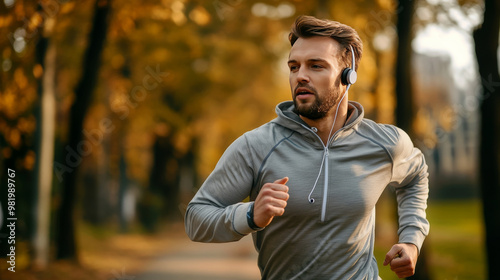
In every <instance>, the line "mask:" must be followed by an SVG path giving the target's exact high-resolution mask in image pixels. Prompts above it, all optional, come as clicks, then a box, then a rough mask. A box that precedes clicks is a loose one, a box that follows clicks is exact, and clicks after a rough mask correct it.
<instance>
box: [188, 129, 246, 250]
mask: <svg viewBox="0 0 500 280" xmlns="http://www.w3.org/2000/svg"><path fill="white" fill-rule="evenodd" d="M248 151H249V149H248V145H247V140H246V137H245V135H243V136H241V137H240V138H238V139H237V140H236V141H235V142H233V143H232V144H231V145H230V146H229V148H228V149H227V150H226V151H225V152H224V154H223V155H222V157H221V158H220V160H219V162H218V163H217V165H216V167H215V169H214V170H213V172H212V173H211V174H210V176H209V177H208V178H207V179H206V181H205V182H204V183H203V185H202V186H201V188H200V189H199V190H198V192H197V193H196V195H195V196H194V198H193V199H192V200H191V202H190V203H189V205H188V207H187V210H186V215H185V220H184V225H185V229H186V233H187V235H188V236H189V238H191V240H193V241H199V242H214V243H215V242H230V241H236V240H239V239H241V238H242V237H243V236H245V235H247V234H249V233H251V232H253V231H254V230H252V229H251V228H250V227H249V225H248V223H247V218H246V213H247V211H248V208H249V206H250V203H242V202H241V201H242V200H243V199H245V198H246V197H248V196H249V195H250V191H251V188H252V185H253V168H252V165H251V162H250V161H251V156H250V155H249V152H248Z"/></svg>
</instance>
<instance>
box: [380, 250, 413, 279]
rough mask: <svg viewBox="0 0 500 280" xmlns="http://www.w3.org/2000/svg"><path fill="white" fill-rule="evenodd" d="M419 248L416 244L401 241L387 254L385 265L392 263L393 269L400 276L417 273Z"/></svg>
mask: <svg viewBox="0 0 500 280" xmlns="http://www.w3.org/2000/svg"><path fill="white" fill-rule="evenodd" d="M417 258H418V249H417V246H415V245H414V244H407V243H399V244H396V245H394V246H392V248H391V250H390V251H389V252H388V253H387V255H385V260H384V266H385V265H388V264H389V263H390V264H391V270H392V271H394V273H396V275H397V276H398V277H399V278H405V277H410V276H412V275H413V274H415V265H416V264H417Z"/></svg>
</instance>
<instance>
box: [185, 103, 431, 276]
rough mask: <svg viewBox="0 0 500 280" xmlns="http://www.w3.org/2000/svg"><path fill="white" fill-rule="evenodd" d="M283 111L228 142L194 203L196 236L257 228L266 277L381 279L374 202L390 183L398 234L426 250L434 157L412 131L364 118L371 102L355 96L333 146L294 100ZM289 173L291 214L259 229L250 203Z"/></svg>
mask: <svg viewBox="0 0 500 280" xmlns="http://www.w3.org/2000/svg"><path fill="white" fill-rule="evenodd" d="M276 113H277V114H278V117H277V118H276V119H274V120H272V121H271V122H269V123H267V124H265V125H263V126H261V127H259V128H257V129H254V130H252V131H249V132H247V133H245V134H244V135H242V136H241V137H239V138H238V139H237V140H236V141H234V142H233V143H232V144H231V145H230V146H229V148H228V149H227V150H226V151H225V152H224V154H223V155H222V157H221V159H220V160H219V162H218V163H217V165H216V167H215V169H214V171H213V172H212V173H211V174H210V176H209V177H208V178H207V180H206V181H205V182H204V184H203V185H202V186H201V188H200V190H199V191H198V193H197V194H196V195H195V197H194V198H193V199H192V201H191V202H190V203H189V205H188V208H187V211H186V217H185V227H186V232H187V234H188V236H189V237H190V238H191V239H192V240H194V241H200V242H230V241H236V240H239V239H241V238H242V237H243V236H245V235H247V234H249V233H252V235H253V240H254V244H255V248H256V250H257V251H258V252H259V257H258V265H259V268H260V271H261V275H262V279H356V280H357V279H378V268H377V262H376V260H375V258H374V256H373V248H374V237H375V204H376V203H377V201H378V199H379V197H380V195H381V194H382V192H383V191H384V189H385V188H386V187H387V186H392V187H394V189H395V192H396V195H397V201H398V214H399V229H398V235H399V242H400V243H413V244H415V245H416V246H417V247H418V249H419V250H420V248H421V246H422V243H423V241H424V239H425V236H426V235H427V234H428V231H429V223H428V221H427V220H426V214H425V209H426V207H427V197H428V180H427V176H428V173H427V165H426V164H425V160H424V156H423V154H422V153H421V152H420V150H418V149H417V148H415V147H414V146H413V144H412V142H411V140H410V138H409V137H408V135H407V134H406V133H405V132H403V131H402V130H401V129H399V128H397V127H395V126H392V125H383V124H377V123H375V122H373V121H371V120H368V119H364V118H363V107H362V106H361V105H360V104H358V103H356V102H352V101H350V102H349V112H348V119H347V121H346V123H345V125H344V127H343V128H341V129H340V130H339V131H337V132H336V133H335V134H334V135H333V141H332V142H331V144H330V145H329V146H328V148H325V146H324V144H323V142H322V141H321V139H320V138H319V136H318V135H317V134H316V133H315V132H314V131H315V129H314V128H311V127H309V126H308V125H307V124H306V123H305V122H304V121H302V120H301V119H300V117H299V116H298V115H297V113H295V112H294V106H293V102H291V101H286V102H283V103H280V104H278V106H277V107H276ZM283 177H289V181H288V183H287V186H288V187H289V192H288V193H289V195H290V198H289V200H288V201H287V206H286V208H285V213H284V215H283V216H281V217H275V218H274V219H273V221H272V222H271V224H270V225H268V226H267V227H266V228H264V229H263V230H260V231H254V230H252V229H251V228H250V227H249V225H248V223H247V218H246V213H247V211H248V209H249V206H250V204H251V203H253V201H254V200H255V198H256V197H257V195H258V193H259V190H260V188H261V187H262V186H263V185H264V184H265V183H268V182H274V181H275V180H277V179H280V178H283ZM325 178H327V180H325ZM247 197H249V198H250V202H242V201H243V200H245V198H247ZM311 198H312V200H314V202H312V203H311Z"/></svg>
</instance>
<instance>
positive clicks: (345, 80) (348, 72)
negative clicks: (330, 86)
mask: <svg viewBox="0 0 500 280" xmlns="http://www.w3.org/2000/svg"><path fill="white" fill-rule="evenodd" d="M357 79H358V74H356V71H354V70H352V69H351V68H345V69H344V71H342V76H341V77H340V80H341V81H342V84H344V85H352V84H354V83H355V82H356V80H357Z"/></svg>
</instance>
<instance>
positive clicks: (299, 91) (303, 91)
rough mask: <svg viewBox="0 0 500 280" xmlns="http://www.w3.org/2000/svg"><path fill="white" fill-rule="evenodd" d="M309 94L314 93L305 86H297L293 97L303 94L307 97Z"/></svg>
mask: <svg viewBox="0 0 500 280" xmlns="http://www.w3.org/2000/svg"><path fill="white" fill-rule="evenodd" d="M309 95H314V92H313V91H312V90H310V89H308V88H305V87H299V88H297V89H296V90H295V97H299V96H303V97H308V96H309Z"/></svg>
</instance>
